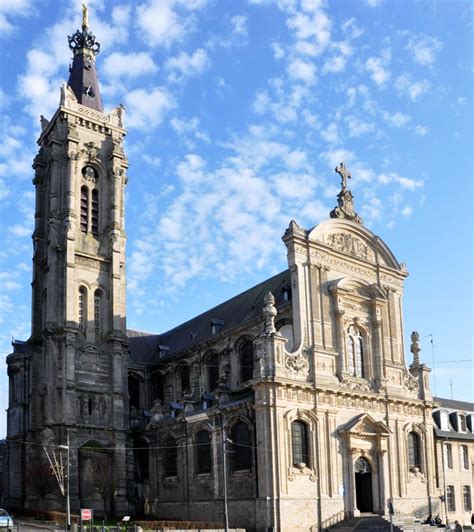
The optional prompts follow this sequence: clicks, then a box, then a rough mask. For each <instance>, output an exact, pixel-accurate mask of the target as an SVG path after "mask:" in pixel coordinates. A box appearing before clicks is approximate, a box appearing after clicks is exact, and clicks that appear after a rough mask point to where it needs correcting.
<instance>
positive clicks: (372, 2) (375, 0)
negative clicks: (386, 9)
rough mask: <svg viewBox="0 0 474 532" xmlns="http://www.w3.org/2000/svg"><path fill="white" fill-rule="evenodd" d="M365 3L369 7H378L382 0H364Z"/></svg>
mask: <svg viewBox="0 0 474 532" xmlns="http://www.w3.org/2000/svg"><path fill="white" fill-rule="evenodd" d="M365 3H366V4H367V5H368V6H369V7H378V6H379V5H380V4H381V3H382V0H365Z"/></svg>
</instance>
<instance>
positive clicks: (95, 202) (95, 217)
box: [91, 188, 99, 236]
mask: <svg viewBox="0 0 474 532" xmlns="http://www.w3.org/2000/svg"><path fill="white" fill-rule="evenodd" d="M91 226H92V234H93V235H94V236H98V235H99V191H98V190H97V189H96V188H94V189H93V190H92V209H91Z"/></svg>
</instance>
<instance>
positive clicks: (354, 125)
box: [346, 115, 375, 137]
mask: <svg viewBox="0 0 474 532" xmlns="http://www.w3.org/2000/svg"><path fill="white" fill-rule="evenodd" d="M346 124H347V127H348V130H349V137H360V136H361V135H365V134H366V133H370V132H371V131H374V130H375V124H374V123H373V122H364V121H363V120H361V119H360V118H358V117H356V116H354V115H347V116H346Z"/></svg>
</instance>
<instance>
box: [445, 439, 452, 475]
mask: <svg viewBox="0 0 474 532" xmlns="http://www.w3.org/2000/svg"><path fill="white" fill-rule="evenodd" d="M445 453H446V467H447V468H448V469H452V468H453V448H452V446H451V444H450V443H446V444H445Z"/></svg>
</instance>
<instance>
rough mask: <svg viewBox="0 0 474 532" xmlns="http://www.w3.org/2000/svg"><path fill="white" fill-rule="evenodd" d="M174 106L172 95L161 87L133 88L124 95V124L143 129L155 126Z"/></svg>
mask: <svg viewBox="0 0 474 532" xmlns="http://www.w3.org/2000/svg"><path fill="white" fill-rule="evenodd" d="M175 106H176V103H175V101H174V99H173V97H172V96H171V94H170V93H169V92H168V91H167V90H166V89H165V88H163V87H157V88H155V89H152V90H145V89H135V90H133V91H130V92H128V93H127V94H126V95H125V107H126V109H127V115H126V125H127V127H130V128H145V129H148V128H150V127H152V128H153V127H157V126H158V125H159V124H161V122H162V121H163V119H164V117H165V116H166V114H167V113H168V112H169V111H170V110H171V109H173V108H174V107H175Z"/></svg>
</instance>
